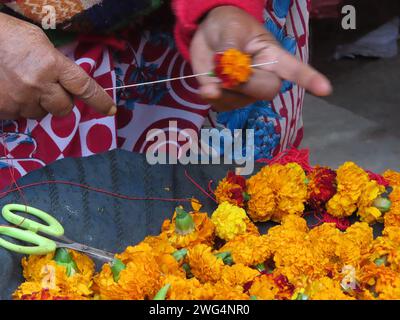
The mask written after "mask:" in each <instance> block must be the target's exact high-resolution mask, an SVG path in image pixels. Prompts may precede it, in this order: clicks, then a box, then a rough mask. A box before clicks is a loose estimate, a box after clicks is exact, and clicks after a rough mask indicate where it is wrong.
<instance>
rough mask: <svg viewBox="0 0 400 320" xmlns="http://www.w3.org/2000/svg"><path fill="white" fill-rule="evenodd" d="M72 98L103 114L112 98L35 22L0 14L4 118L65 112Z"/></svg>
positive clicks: (1, 116)
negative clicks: (50, 39) (59, 49)
mask: <svg viewBox="0 0 400 320" xmlns="http://www.w3.org/2000/svg"><path fill="white" fill-rule="evenodd" d="M74 98H78V99H80V100H82V101H83V102H85V103H87V104H88V105H90V106H91V107H93V108H95V109H96V110H97V111H99V112H101V113H103V114H105V115H113V114H115V112H116V107H115V103H114V102H113V100H112V99H111V97H110V96H109V95H108V94H107V93H106V92H105V91H104V90H103V89H102V88H101V87H100V86H99V85H98V84H97V83H96V82H95V80H93V79H92V78H91V77H90V76H89V75H87V73H86V72H85V71H84V70H83V69H82V68H81V67H79V66H78V65H76V64H75V63H74V62H73V61H71V60H69V59H68V58H67V57H65V56H64V55H63V54H62V53H60V52H59V51H58V50H57V49H56V48H55V47H54V46H53V45H52V43H51V42H50V41H49V39H48V38H47V36H46V35H45V33H44V32H43V31H42V30H41V29H40V28H39V27H37V26H35V25H33V24H30V23H27V22H25V21H22V20H20V19H17V18H14V17H11V16H8V15H5V14H2V13H0V119H2V120H15V119H18V118H20V117H23V118H32V119H38V118H41V117H43V116H45V115H46V114H48V113H51V114H53V115H56V116H65V115H67V114H68V113H70V112H71V110H72V108H73V106H74V102H73V100H74Z"/></svg>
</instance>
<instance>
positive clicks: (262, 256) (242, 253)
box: [219, 234, 271, 266]
mask: <svg viewBox="0 0 400 320" xmlns="http://www.w3.org/2000/svg"><path fill="white" fill-rule="evenodd" d="M219 252H230V253H231V255H232V258H233V261H234V262H235V263H241V264H243V265H245V266H255V265H257V264H260V263H263V262H265V261H266V260H267V259H268V258H269V257H270V256H271V251H270V248H269V246H268V242H267V238H266V237H265V236H256V235H253V234H243V235H240V236H237V237H236V238H234V239H233V240H231V241H228V242H227V243H226V244H225V245H224V246H223V247H222V248H221V249H220V250H219Z"/></svg>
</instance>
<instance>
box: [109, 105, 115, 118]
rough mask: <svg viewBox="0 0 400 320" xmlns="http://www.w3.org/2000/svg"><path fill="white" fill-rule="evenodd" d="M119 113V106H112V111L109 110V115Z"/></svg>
mask: <svg viewBox="0 0 400 320" xmlns="http://www.w3.org/2000/svg"><path fill="white" fill-rule="evenodd" d="M116 113H117V106H112V107H111V109H110V111H109V112H108V115H109V116H113V115H115V114H116Z"/></svg>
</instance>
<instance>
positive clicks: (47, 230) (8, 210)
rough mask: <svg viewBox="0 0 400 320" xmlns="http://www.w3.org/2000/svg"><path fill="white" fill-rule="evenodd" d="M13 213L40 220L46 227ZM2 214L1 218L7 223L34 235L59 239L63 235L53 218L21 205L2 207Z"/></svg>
mask: <svg viewBox="0 0 400 320" xmlns="http://www.w3.org/2000/svg"><path fill="white" fill-rule="evenodd" d="M13 212H22V213H27V214H30V215H32V216H35V217H37V218H40V219H41V220H43V221H44V222H46V223H47V225H44V224H41V223H38V222H36V221H33V220H31V219H27V218H24V217H22V216H19V215H17V214H15V213H13ZM2 214H3V218H4V219H5V220H7V221H8V222H10V223H12V224H14V225H16V226H18V227H21V228H23V229H26V230H29V231H32V232H34V233H38V232H41V233H44V234H47V235H50V236H53V237H60V236H62V235H63V234H64V228H63V226H62V225H61V224H60V223H59V222H58V221H57V220H56V219H55V218H53V217H52V216H51V215H49V214H47V213H46V212H44V211H42V210H39V209H36V208H32V207H28V206H25V205H21V204H9V205H6V206H4V207H3V211H2Z"/></svg>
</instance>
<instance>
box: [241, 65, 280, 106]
mask: <svg viewBox="0 0 400 320" xmlns="http://www.w3.org/2000/svg"><path fill="white" fill-rule="evenodd" d="M281 85H282V81H281V79H280V78H279V77H278V76H277V75H276V74H274V73H272V72H268V71H264V70H257V69H255V70H254V72H253V75H252V76H251V78H250V79H249V81H248V82H246V83H243V84H241V85H240V86H238V87H237V88H235V89H234V90H235V91H237V92H240V93H242V94H244V95H247V96H250V97H253V98H254V99H256V100H273V99H274V98H275V96H276V95H277V94H278V93H279V91H280V88H281Z"/></svg>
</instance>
